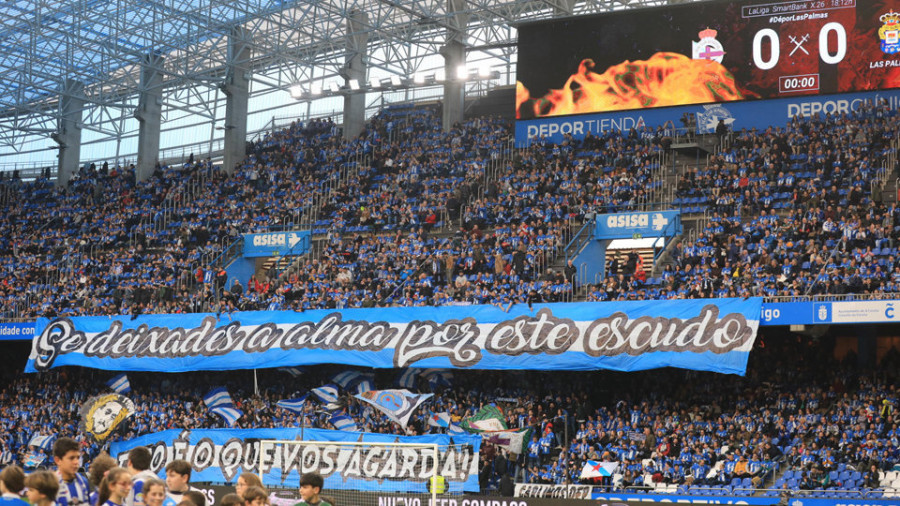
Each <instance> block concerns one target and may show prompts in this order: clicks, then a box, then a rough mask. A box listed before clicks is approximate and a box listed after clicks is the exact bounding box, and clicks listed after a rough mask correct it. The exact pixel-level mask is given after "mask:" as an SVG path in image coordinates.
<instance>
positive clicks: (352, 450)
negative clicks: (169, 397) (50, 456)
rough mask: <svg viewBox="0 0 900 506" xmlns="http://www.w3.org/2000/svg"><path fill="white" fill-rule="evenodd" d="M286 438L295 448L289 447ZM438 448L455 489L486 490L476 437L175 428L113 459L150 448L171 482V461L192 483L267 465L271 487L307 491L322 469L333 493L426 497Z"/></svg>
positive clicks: (126, 445) (115, 449)
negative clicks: (309, 479) (185, 467)
mask: <svg viewBox="0 0 900 506" xmlns="http://www.w3.org/2000/svg"><path fill="white" fill-rule="evenodd" d="M286 440H287V441H292V443H291V444H284V443H283V441H286ZM262 441H265V443H264V444H262V443H261V442H262ZM273 441H282V443H274V442H273ZM293 441H297V443H293ZM339 443H403V444H404V445H397V446H379V445H359V444H339ZM435 444H436V445H438V461H437V472H438V473H439V474H440V475H441V476H443V477H444V478H446V480H447V482H448V483H449V486H450V491H454V492H478V491H479V486H478V464H479V451H480V449H481V436H475V435H469V434H466V435H460V436H449V435H445V434H433V435H426V436H396V435H393V434H370V433H360V432H344V431H337V430H324V429H300V428H296V429H197V430H178V429H172V430H164V431H162V432H156V433H154V434H147V435H144V436H141V437H138V438H135V439H132V440H129V441H120V442H116V443H112V444H111V445H110V449H109V453H110V455H112V457H113V458H115V459H116V460H118V461H119V463H120V464H121V465H122V466H125V465H126V464H127V462H128V452H129V451H130V450H131V449H132V448H135V447H137V446H145V447H147V448H148V449H149V450H150V453H151V456H152V457H151V465H150V469H151V470H152V471H153V472H154V473H156V474H158V475H159V476H160V477H161V478H163V479H165V468H166V465H167V464H168V463H169V462H172V461H173V460H176V459H182V460H186V461H188V462H189V463H190V464H191V468H192V469H193V472H192V473H191V482H192V483H202V482H219V483H222V482H228V483H233V482H235V481H237V477H238V476H240V475H241V474H242V473H253V474H259V471H260V469H259V466H260V465H262V468H263V469H262V471H263V473H262V474H263V485H265V486H268V487H285V488H299V486H300V475H301V474H303V473H306V472H312V471H316V472H318V473H319V474H321V475H322V477H323V478H325V489H326V490H336V489H347V488H348V487H349V488H350V489H351V490H369V491H376V490H377V491H382V492H420V493H424V492H425V491H426V489H425V485H426V482H427V480H428V478H429V477H430V476H431V475H432V473H433V472H434V469H435V462H434V447H433V446H432V447H428V446H415V445H435Z"/></svg>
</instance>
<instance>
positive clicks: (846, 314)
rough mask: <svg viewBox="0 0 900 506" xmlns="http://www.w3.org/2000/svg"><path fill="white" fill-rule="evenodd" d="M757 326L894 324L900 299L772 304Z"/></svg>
mask: <svg viewBox="0 0 900 506" xmlns="http://www.w3.org/2000/svg"><path fill="white" fill-rule="evenodd" d="M761 320H762V321H761V322H760V325H822V324H826V325H827V324H835V323H895V322H898V321H900V299H894V300H855V301H834V302H831V301H812V302H772V303H768V304H765V305H763V309H762V314H761Z"/></svg>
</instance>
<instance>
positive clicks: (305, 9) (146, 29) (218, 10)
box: [0, 0, 680, 154]
mask: <svg viewBox="0 0 900 506" xmlns="http://www.w3.org/2000/svg"><path fill="white" fill-rule="evenodd" d="M448 3H449V2H448V0H362V1H361V0H355V1H354V0H349V1H348V0H74V1H65V2H62V1H52V2H51V1H46V0H5V1H3V2H2V3H0V154H3V153H9V152H11V151H18V150H19V149H20V148H21V144H22V142H23V141H24V139H25V138H26V137H28V136H35V135H38V136H45V137H46V136H49V135H50V134H51V133H52V132H54V131H55V130H56V128H57V120H58V118H59V116H60V114H61V107H60V103H61V102H60V96H61V95H64V94H67V93H73V91H72V90H73V89H77V88H73V86H72V83H73V82H78V83H80V84H83V85H84V89H83V97H84V99H85V103H86V106H85V117H84V118H83V125H84V128H85V129H87V130H90V131H93V132H95V133H98V134H99V135H100V136H103V137H107V138H110V139H113V138H120V137H121V136H122V135H123V134H125V133H126V132H127V131H129V130H132V131H133V130H134V129H135V128H136V123H134V122H133V121H126V119H129V120H130V119H131V113H132V112H133V110H134V108H135V107H136V105H137V100H136V96H137V93H138V91H139V90H140V73H141V66H140V62H141V61H142V60H143V59H146V58H147V57H148V55H153V54H156V55H162V56H163V57H164V58H163V59H162V60H161V62H162V63H161V64H160V66H159V68H155V69H154V70H156V71H159V72H161V73H162V74H163V83H164V84H163V86H164V87H165V89H166V95H165V104H164V110H166V109H168V110H180V111H184V112H187V113H189V114H191V115H195V116H197V115H198V116H200V117H205V118H210V119H214V118H215V115H216V114H215V112H213V110H212V109H213V105H212V104H211V102H213V101H217V100H220V99H222V100H224V99H223V98H221V97H219V95H215V96H216V98H215V99H214V100H212V101H211V100H210V99H209V95H206V94H205V93H206V91H209V90H215V88H216V87H217V86H218V85H219V84H221V83H222V81H223V79H224V76H225V74H226V72H227V66H226V62H227V60H228V52H229V49H228V48H229V44H228V40H229V34H231V33H233V32H235V31H236V32H237V33H239V34H240V40H241V42H242V43H246V44H249V45H250V47H251V48H252V50H251V55H252V56H251V57H250V61H247V62H237V63H239V64H242V66H243V65H246V66H248V67H249V68H251V69H252V71H251V72H252V80H253V85H252V87H251V98H252V95H254V94H255V95H260V94H266V93H272V92H287V90H288V88H289V87H290V86H291V85H292V84H294V83H298V82H299V83H303V82H309V81H310V80H312V79H313V78H315V77H322V76H326V75H329V73H331V75H339V74H340V68H341V66H342V65H343V64H344V56H345V54H346V47H347V45H346V41H345V40H346V36H347V34H348V23H347V19H348V17H349V16H350V15H351V13H353V12H358V11H362V12H365V13H367V14H368V23H367V24H364V25H362V26H361V28H360V30H361V31H364V32H366V33H367V35H368V40H369V57H368V65H369V68H370V69H378V71H379V72H384V73H387V74H399V75H411V73H412V72H415V71H417V70H418V66H419V65H421V63H422V61H423V59H424V58H426V57H427V56H429V55H436V54H438V51H439V49H440V46H441V45H443V44H444V42H445V40H446V36H447V33H448V30H456V29H457V23H458V21H457V14H458V13H457V12H451V10H450V9H449V7H448ZM667 3H676V2H675V1H674V0H673V1H671V2H666V1H663V0H586V1H575V0H461V1H459V2H457V1H456V0H454V3H453V5H457V6H459V7H458V8H461V9H463V10H462V12H463V13H464V14H467V15H468V25H467V27H466V38H465V40H466V43H467V44H468V47H469V52H470V54H471V53H472V52H481V53H483V55H482V56H483V57H492V58H498V59H499V60H500V61H505V62H506V63H507V64H508V65H511V68H512V69H514V63H515V59H514V52H515V51H514V50H515V48H514V44H515V39H516V32H515V29H514V25H515V23H517V22H520V21H523V20H529V19H541V18H550V17H554V16H565V15H572V14H584V13H593V12H602V11H607V10H612V9H621V8H629V7H641V6H645V5H660V4H667ZM678 3H680V2H678ZM370 72H371V71H370ZM79 95H80V92H79Z"/></svg>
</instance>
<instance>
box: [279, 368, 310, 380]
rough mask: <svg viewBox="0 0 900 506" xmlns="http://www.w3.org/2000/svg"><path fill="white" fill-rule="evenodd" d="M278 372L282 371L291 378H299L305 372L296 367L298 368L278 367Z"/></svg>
mask: <svg viewBox="0 0 900 506" xmlns="http://www.w3.org/2000/svg"><path fill="white" fill-rule="evenodd" d="M278 370H279V371H284V372H286V373H288V374H290V375H291V376H293V377H295V378H297V377H299V376H300V375H301V374H303V373H305V372H306V371H305V370H304V369H303V368H302V367H298V366H294V367H279V368H278Z"/></svg>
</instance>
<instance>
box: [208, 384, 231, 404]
mask: <svg viewBox="0 0 900 506" xmlns="http://www.w3.org/2000/svg"><path fill="white" fill-rule="evenodd" d="M203 403H204V404H206V407H208V408H210V409H212V408H215V407H218V406H228V407H233V406H234V401H232V400H231V395H229V394H228V390H225V389H224V388H222V387H219V388H214V389H212V390H210V391H209V393H208V394H206V395H205V396H203Z"/></svg>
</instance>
